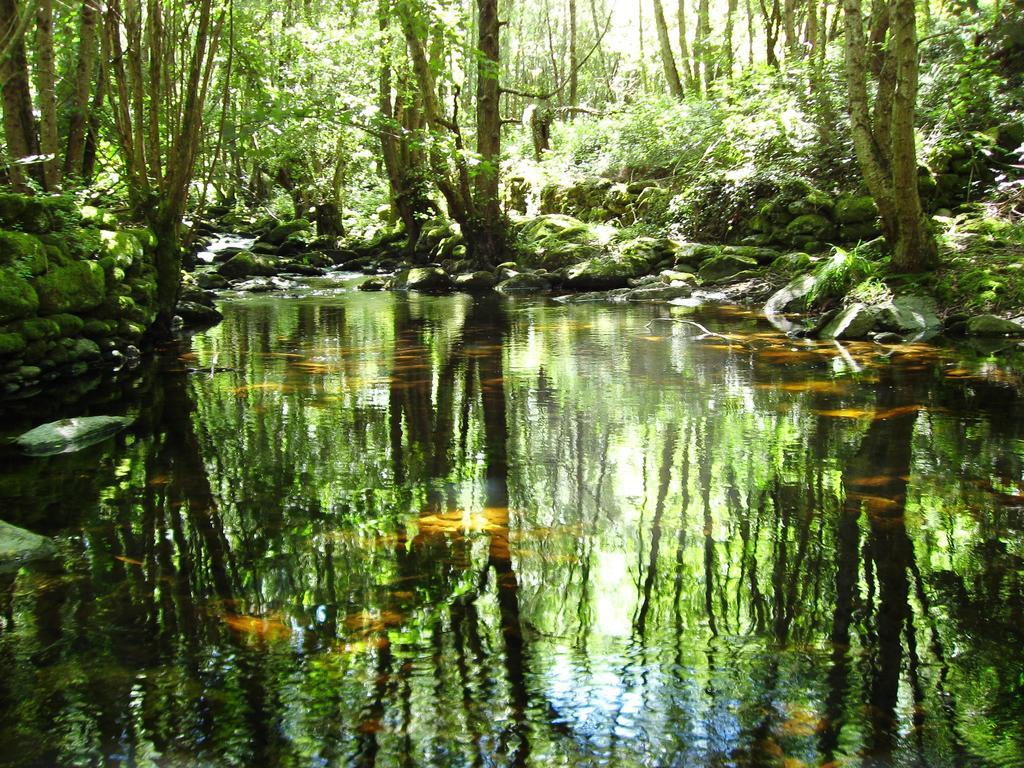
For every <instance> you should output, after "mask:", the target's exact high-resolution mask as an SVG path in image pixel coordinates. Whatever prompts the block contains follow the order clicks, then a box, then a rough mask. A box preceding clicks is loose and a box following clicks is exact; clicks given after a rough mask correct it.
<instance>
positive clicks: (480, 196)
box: [472, 0, 505, 265]
mask: <svg viewBox="0 0 1024 768" xmlns="http://www.w3.org/2000/svg"><path fill="white" fill-rule="evenodd" d="M477 18H478V24H479V27H478V29H479V35H480V38H479V48H480V58H479V59H478V66H477V91H476V125H477V137H476V149H477V152H478V153H479V154H480V158H481V161H482V162H481V167H480V168H478V169H477V174H476V190H475V192H476V200H475V202H476V206H475V207H476V209H477V212H478V215H479V218H480V228H479V231H478V232H476V233H473V234H475V235H476V236H477V237H478V238H480V239H479V242H477V243H474V244H473V247H472V250H473V253H474V255H475V256H476V257H477V258H480V259H482V260H483V261H484V262H487V263H488V264H490V265H493V264H497V263H498V262H499V261H501V256H502V255H503V254H504V250H505V233H504V222H503V220H502V215H501V203H500V201H499V199H498V185H499V181H500V171H501V114H500V111H499V102H500V97H501V91H500V87H499V83H498V77H499V72H500V67H501V49H500V40H499V35H500V32H501V27H500V24H499V21H498V0H477Z"/></svg>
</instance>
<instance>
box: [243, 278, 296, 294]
mask: <svg viewBox="0 0 1024 768" xmlns="http://www.w3.org/2000/svg"><path fill="white" fill-rule="evenodd" d="M291 285H292V284H291V283H290V282H288V281H287V280H280V279H278V278H273V277H254V278H253V279H252V280H243V281H242V282H239V283H233V284H232V285H231V290H233V291H241V292H243V293H267V292H269V291H283V290H286V289H288V288H291Z"/></svg>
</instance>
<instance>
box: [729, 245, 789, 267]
mask: <svg viewBox="0 0 1024 768" xmlns="http://www.w3.org/2000/svg"><path fill="white" fill-rule="evenodd" d="M722 253H724V254H727V255H729V256H741V257H743V258H747V259H753V260H754V261H756V262H757V263H758V264H760V265H761V266H767V265H769V264H772V263H773V262H774V261H775V260H776V259H778V258H779V256H780V254H779V252H778V251H777V250H775V249H774V248H763V247H759V246H753V245H727V246H725V248H723V249H722Z"/></svg>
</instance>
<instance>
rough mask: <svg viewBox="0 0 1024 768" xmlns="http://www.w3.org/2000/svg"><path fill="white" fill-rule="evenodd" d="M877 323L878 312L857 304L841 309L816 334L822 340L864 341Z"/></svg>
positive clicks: (873, 308)
mask: <svg viewBox="0 0 1024 768" xmlns="http://www.w3.org/2000/svg"><path fill="white" fill-rule="evenodd" d="M877 321H878V310H877V309H876V308H875V307H869V306H867V305H866V304H862V303H860V302H857V303H856V304H851V305H850V306H848V307H846V308H845V309H843V310H842V311H841V312H840V313H839V314H838V315H836V316H835V317H834V318H833V319H832V320H831V321H830V322H829V323H828V324H827V325H826V326H825V327H824V328H822V329H821V332H820V333H819V334H818V335H819V336H820V338H823V339H850V340H854V339H866V338H867V337H868V333H870V332H871V330H872V329H873V328H874V327H875V323H876V322H877Z"/></svg>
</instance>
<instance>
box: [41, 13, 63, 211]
mask: <svg viewBox="0 0 1024 768" xmlns="http://www.w3.org/2000/svg"><path fill="white" fill-rule="evenodd" d="M36 87H37V89H38V94H37V95H38V97H39V150H40V152H41V153H42V155H43V156H44V157H45V158H46V159H44V160H43V162H42V172H43V187H44V188H45V189H46V191H47V192H56V191H57V190H58V189H60V176H61V167H60V160H59V159H58V155H59V153H60V144H59V139H58V138H57V88H56V73H55V70H54V63H53V0H36Z"/></svg>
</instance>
